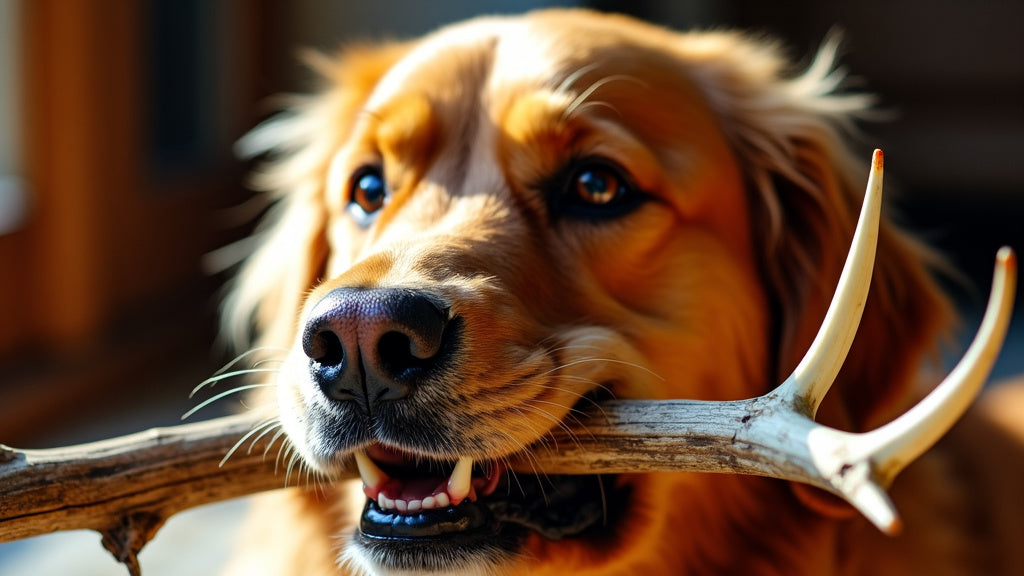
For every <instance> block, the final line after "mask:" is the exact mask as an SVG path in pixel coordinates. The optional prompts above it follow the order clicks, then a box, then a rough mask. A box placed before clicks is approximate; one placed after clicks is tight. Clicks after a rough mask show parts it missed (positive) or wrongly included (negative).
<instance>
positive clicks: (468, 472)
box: [438, 456, 473, 506]
mask: <svg viewBox="0 0 1024 576" xmlns="http://www.w3.org/2000/svg"><path fill="white" fill-rule="evenodd" d="M472 485H473V459H472V458H469V457H468V456H464V457H462V458H459V462H458V463H457V464H455V469H454V470H452V475H451V477H450V478H449V479H448V494H449V495H451V499H452V501H454V502H455V503H459V502H462V501H463V500H465V499H466V496H469V489H470V488H471V487H472ZM438 496H440V494H438ZM447 505H448V504H445V506H447Z"/></svg>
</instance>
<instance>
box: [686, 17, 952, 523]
mask: <svg viewBox="0 0 1024 576" xmlns="http://www.w3.org/2000/svg"><path fill="white" fill-rule="evenodd" d="M693 42H694V45H693V46H691V48H690V51H691V52H692V53H696V55H697V57H696V58H695V59H694V60H695V61H696V62H697V64H696V67H697V74H695V76H696V77H697V79H698V83H700V84H701V86H702V88H703V89H704V91H705V94H706V95H707V98H708V100H709V102H710V104H711V105H712V107H714V108H715V109H716V111H717V113H718V114H719V116H720V118H721V122H722V127H723V129H724V130H725V132H726V133H727V135H728V138H729V139H730V140H731V143H732V146H733V147H734V149H735V151H736V154H737V156H738V159H739V162H740V164H741V166H742V168H743V170H744V173H745V174H746V176H747V178H748V181H749V186H750V190H751V194H752V198H751V202H750V204H751V206H752V211H753V215H752V216H753V217H752V221H753V222H754V226H755V228H756V229H755V231H754V238H758V239H761V242H762V244H761V245H760V246H755V249H756V250H758V251H759V252H760V254H759V262H760V269H761V270H760V271H761V275H762V279H763V281H764V282H765V284H766V286H767V287H768V293H769V296H770V299H771V305H772V307H773V312H774V334H773V340H774V342H775V350H776V362H777V366H776V374H775V375H774V376H775V380H774V381H773V383H778V382H781V380H782V379H783V378H785V377H786V376H787V375H788V374H789V373H790V372H791V371H792V370H793V368H795V366H796V365H797V363H798V362H799V361H800V359H801V358H802V356H803V355H804V353H805V352H806V350H807V348H808V347H809V345H810V343H811V341H812V340H813V339H814V336H815V334H816V332H817V330H818V327H819V326H820V325H821V322H822V319H823V318H824V316H825V311H826V310H827V308H828V304H829V302H830V300H831V297H832V294H833V291H834V289H835V286H836V284H837V282H838V278H839V275H840V273H841V271H842V267H843V263H844V261H845V258H846V255H847V252H848V250H849V246H850V240H851V238H852V237H853V230H854V228H855V226H856V220H857V216H858V213H859V210H860V206H861V201H862V199H863V195H864V188H865V184H866V181H867V175H868V162H867V160H868V157H869V151H868V150H865V151H864V154H863V156H864V161H863V162H859V161H857V160H855V159H854V158H853V156H852V155H851V152H850V151H849V150H848V149H847V148H846V146H845V145H844V143H843V136H844V135H846V134H844V132H851V131H852V128H851V122H852V121H853V120H854V119H856V118H857V117H858V116H861V115H864V114H865V113H866V112H867V111H868V109H869V107H870V105H871V103H872V99H871V98H870V97H868V96H865V95H862V94H838V93H836V90H837V89H838V88H839V86H840V84H841V83H842V81H843V76H844V74H843V72H842V71H841V70H837V69H835V68H834V66H833V61H834V59H835V53H836V49H837V44H838V42H837V39H836V38H831V39H829V40H827V41H826V42H825V44H824V46H823V47H822V49H821V50H820V52H819V53H818V55H817V57H816V59H815V60H814V62H813V63H812V64H811V65H810V67H809V68H808V69H807V70H806V71H805V72H804V73H803V74H801V75H795V76H793V75H787V73H788V71H787V70H786V64H785V60H784V59H783V58H782V57H781V56H780V52H779V50H778V48H777V46H775V45H773V44H771V43H765V42H763V41H757V40H750V39H743V38H741V37H738V36H735V35H729V34H709V35H706V36H703V37H697V38H696V39H695V40H694V41H693ZM691 58H693V55H691ZM708 62H714V65H712V66H709V65H707V64H706V63H708ZM891 195H892V194H891V192H890V193H889V195H888V196H889V197H891ZM941 266H942V264H941V262H940V260H939V259H938V258H937V257H936V256H935V255H933V254H931V253H930V252H928V251H927V249H926V248H925V247H924V246H923V245H920V244H918V243H916V242H914V241H913V240H912V239H911V238H910V237H909V236H907V235H905V234H904V233H903V232H901V231H899V230H898V229H897V227H896V226H895V225H894V224H893V223H892V222H891V221H888V220H886V219H885V212H883V221H882V223H881V226H880V230H879V238H878V248H877V252H876V260H875V270H874V274H873V275H872V282H871V289H870V294H869V297H868V301H867V305H866V308H865V310H864V314H863V318H862V320H861V324H860V328H859V331H858V333H857V337H856V339H855V340H854V343H853V347H852V349H851V351H850V354H849V356H848V357H847V359H846V362H845V363H844V365H843V368H842V371H841V372H840V374H839V377H838V379H837V381H836V383H835V384H834V385H833V386H832V388H831V391H830V392H829V394H828V395H827V396H826V398H825V401H824V403H823V404H822V406H821V407H820V409H819V412H818V415H817V419H818V420H819V421H821V422H823V423H825V424H828V425H830V426H833V427H837V428H844V429H847V430H864V429H871V428H874V427H877V426H878V425H879V424H881V423H883V422H884V421H885V420H888V419H890V418H891V417H893V416H895V414H894V411H896V410H897V409H898V408H901V407H903V406H905V404H906V403H907V402H908V400H909V399H910V396H911V395H912V393H913V391H914V386H915V382H916V377H917V376H918V372H919V370H920V368H921V367H922V366H921V365H922V361H923V360H924V359H925V358H926V357H927V356H928V355H930V354H935V353H936V352H937V350H936V348H937V346H938V344H939V341H940V340H941V339H942V338H943V337H945V336H946V335H947V334H948V329H949V326H950V324H951V323H952V321H953V317H954V314H953V311H952V307H951V305H950V303H949V301H948V300H947V299H946V297H945V296H944V295H943V294H942V292H941V291H940V290H939V289H938V287H937V285H936V284H935V282H934V281H933V280H932V278H931V276H930V273H931V269H933V268H936V267H941ZM933 358H934V356H933ZM794 488H795V491H796V493H797V495H798V496H799V497H800V498H801V500H802V501H803V502H804V503H806V504H808V505H809V506H811V507H813V508H815V509H817V510H819V511H822V512H825V513H833V514H838V515H845V512H846V511H849V510H852V509H850V508H848V507H845V506H836V503H838V501H837V500H836V501H835V502H833V501H832V499H831V498H829V496H828V495H827V494H825V493H824V492H819V491H817V490H814V489H807V488H806V487H803V486H795V487H794Z"/></svg>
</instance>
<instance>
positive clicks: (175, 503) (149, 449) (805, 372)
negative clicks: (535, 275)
mask: <svg viewBox="0 0 1024 576" xmlns="http://www.w3.org/2000/svg"><path fill="white" fill-rule="evenodd" d="M881 192H882V154H881V152H880V151H877V150H876V151H875V154H874V157H873V159H872V168H871V175H870V177H869V179H868V187H867V192H866V194H865V198H864V205H863V207H862V209H861V218H860V221H859V222H858V225H857V230H856V232H855V234H854V239H853V244H852V247H851V250H850V254H849V256H848V257H847V261H846V265H845V267H844V268H843V273H842V275H841V277H840V280H839V286H838V288H837V291H836V295H835V297H834V298H833V301H832V304H831V305H830V307H829V310H828V312H827V314H826V316H825V321H824V324H823V326H822V327H821V329H820V331H819V333H818V335H817V337H816V338H815V339H814V342H813V343H812V344H811V347H810V349H809V350H808V352H807V354H806V356H805V357H804V359H803V360H802V361H801V362H800V364H799V365H798V366H797V368H796V370H794V372H793V374H792V375H791V376H790V377H789V378H787V379H786V381H785V382H783V383H782V384H781V385H780V386H779V387H778V388H776V389H775V390H773V391H772V392H770V393H768V394H766V395H764V396H761V397H758V398H753V399H749V400H739V401H732V402H707V401H696V400H672V401H657V402H655V401H611V402H605V403H602V405H601V411H600V413H599V414H600V415H599V416H595V417H593V418H590V419H588V420H585V421H583V422H581V423H579V424H577V425H575V426H572V425H569V424H567V428H566V429H565V430H560V429H556V430H555V431H553V432H552V436H551V439H552V441H550V442H548V443H546V444H545V445H541V446H536V447H534V449H533V450H532V451H531V452H530V453H529V454H524V455H522V457H521V458H520V460H519V461H518V463H517V464H516V468H517V469H521V470H523V471H536V470H542V471H544V472H546V473H568V474H596V473H623V472H643V471H695V472H725V473H736V474H751V475H759V476H769V477H775V478H783V479H787V480H793V481H797V482H803V483H806V484H811V485H814V486H818V487H820V488H824V489H825V490H828V491H830V492H833V493H835V494H837V495H839V496H841V497H842V498H844V499H846V500H847V501H848V502H850V503H851V504H852V505H853V506H855V507H856V508H857V509H858V510H860V511H861V512H862V513H863V514H864V515H865V516H866V517H867V518H869V519H870V520H871V521H872V522H873V523H874V524H875V525H876V526H878V527H879V528H880V529H881V530H883V531H884V532H886V533H890V534H892V533H895V532H896V531H898V529H899V520H898V517H897V515H896V511H895V510H894V508H893V506H892V503H891V502H890V501H889V499H888V497H887V496H886V493H885V488H886V487H887V486H888V485H889V484H890V482H891V481H892V480H893V478H894V477H895V476H896V475H897V474H898V473H899V472H900V471H901V470H902V469H903V468H904V467H905V466H906V465H907V464H909V463H910V462H911V461H913V460H914V459H915V458H917V457H918V456H919V455H921V453H923V452H924V451H925V450H927V449H928V448H929V447H931V446H932V445H933V444H934V443H935V442H936V441H937V440H938V439H939V438H940V437H941V436H942V435H943V434H945V432H946V431H947V430H948V429H949V428H950V426H952V424H953V423H954V422H955V421H956V420H957V419H958V418H959V417H960V416H961V415H962V414H963V413H964V411H966V409H967V407H968V405H969V404H970V403H971V401H972V400H973V398H974V397H975V396H976V395H977V393H978V391H979V390H980V388H981V386H982V384H983V383H984V381H985V380H986V378H988V374H989V372H990V371H991V369H992V365H993V364H994V362H995V359H996V356H997V354H998V352H999V349H1000V348H1001V346H1002V342H1003V338H1004V337H1005V334H1006V329H1007V325H1008V323H1009V318H1010V312H1011V309H1012V306H1013V295H1014V290H1015V285H1016V259H1015V256H1014V254H1013V251H1012V250H1010V249H1009V248H1003V249H1002V250H1000V251H999V254H998V256H997V258H996V268H995V277H994V279H993V285H992V293H991V296H990V299H989V304H988V308H987V309H986V311H985V316H984V318H983V320H982V323H981V327H980V328H979V330H978V334H977V336H976V337H975V340H974V342H973V343H972V344H971V346H970V347H969V348H968V350H967V352H966V354H965V355H964V357H963V359H962V360H961V361H960V363H959V364H958V365H957V366H956V368H954V370H953V371H952V372H951V373H950V374H949V376H948V377H947V378H946V379H945V380H944V381H943V382H942V383H941V384H940V385H939V386H938V387H937V388H936V389H935V390H934V391H933V392H932V393H931V394H930V395H928V396H927V397H926V398H925V399H924V400H922V401H921V402H920V403H919V404H917V405H916V406H915V407H914V408H912V409H911V410H909V411H908V412H906V413H905V414H903V415H902V416H900V417H899V418H897V419H896V420H894V421H892V422H891V423H889V424H886V425H885V426H882V427H880V428H878V429H876V430H873V431H871V432H866V433H861V434H855V433H849V432H842V431H839V430H834V429H832V428H828V427H826V426H823V425H821V424H818V423H816V422H814V414H815V412H816V410H817V408H818V405H819V404H820V403H821V400H822V398H823V397H824V396H825V394H826V392H827V391H828V388H829V387H830V386H831V384H832V382H833V381H834V379H835V377H836V375H837V374H838V372H839V368H840V367H841V365H842V363H843V360H844V359H845V358H846V355H847V353H848V352H849V348H850V344H851V343H852V341H853V337H854V335H855V333H856V331H857V325H858V324H859V322H860V317H861V312H862V311H863V309H864V304H865V301H866V299H867V292H868V287H869V285H870V283H871V270H872V266H873V261H874V253H875V244H876V242H877V236H878V221H879V216H880V210H881ZM265 423H266V421H265V420H261V416H260V415H257V414H250V415H243V416H236V417H230V418H224V419H219V420H212V421H208V422H201V423H198V424H190V425H186V426H176V427H172V428H162V429H154V430H151V431H149V432H144V433H140V434H135V435H132V436H127V437H124V438H118V439H113V440H107V441H103V442H98V443H94V444H86V445H81V446H75V447H71V448H63V449H54V450H32V451H18V450H13V449H10V448H7V447H5V446H0V542H5V541H8V540H12V539H17V538H26V537H29V536H33V535H37V534H44V533H47V532H52V531H55V530H71V529H77V528H90V529H95V530H99V531H101V532H104V533H105V535H106V538H105V539H104V543H105V545H107V546H108V548H110V549H111V551H115V550H116V552H115V555H119V556H121V558H122V559H123V560H122V561H125V562H126V563H128V564H129V566H132V565H133V563H134V562H135V554H136V553H137V552H138V550H139V549H141V547H142V546H143V545H144V544H145V541H146V539H148V537H149V536H151V535H152V533H153V532H155V530H156V529H157V528H158V527H159V525H160V524H161V523H162V521H163V519H165V518H166V517H167V516H169V515H171V514H173V513H175V512H177V511H179V510H182V509H185V508H188V507H192V506H197V505H199V504H201V503H206V502H213V501H217V500H226V499H228V498H234V497H238V496H244V495H246V494H251V493H254V492H258V491H262V490H269V489H272V488H274V487H280V486H282V485H284V484H286V483H287V473H285V474H284V476H285V477H284V478H281V477H276V476H275V474H276V468H275V466H274V465H273V462H270V463H266V462H263V456H264V454H266V452H267V450H269V445H268V444H269V443H268V441H267V440H266V439H265V438H264V437H263V435H257V436H256V437H255V440H253V441H251V442H250V444H249V447H248V449H247V450H238V451H235V448H237V447H239V446H240V445H242V444H243V443H244V442H249V440H247V439H248V438H249V437H250V436H251V435H252V432H249V433H248V434H247V433H246V432H247V431H255V430H257V429H259V427H260V426H262V425H264V424H265ZM239 438H241V440H239ZM272 441H273V440H271V442H272ZM228 453H231V454H233V455H232V456H231V457H230V458H224V459H222V457H223V456H224V455H225V454H228ZM351 472H352V473H351V477H355V476H356V474H355V471H354V470H353V471H351ZM137 571H138V566H137V564H134V569H133V572H132V573H133V574H134V573H137Z"/></svg>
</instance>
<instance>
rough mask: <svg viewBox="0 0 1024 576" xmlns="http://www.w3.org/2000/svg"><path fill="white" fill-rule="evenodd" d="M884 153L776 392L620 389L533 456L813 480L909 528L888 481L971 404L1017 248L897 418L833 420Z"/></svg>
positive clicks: (579, 466)
mask: <svg viewBox="0 0 1024 576" xmlns="http://www.w3.org/2000/svg"><path fill="white" fill-rule="evenodd" d="M882 172H883V160H882V152H881V150H875V153H874V156H873V157H872V163H871V174H870V176H869V178H868V186H867V191H866V192H865V196H864V204H863V206H862V208H861V215H860V220H859V222H858V224H857V230H856V232H855V233H854V237H853V243H852V246H851V248H850V253H849V255H848V256H847V260H846V264H845V265H844V267H843V272H842V275H841V276H840V278H839V285H838V287H837V289H836V294H835V296H834V297H833V299H832V303H831V305H830V306H829V309H828V312H827V313H826V315H825V320H824V322H823V324H822V326H821V328H820V329H819V331H818V334H817V336H816V337H815V339H814V342H813V343H812V344H811V346H810V348H809V349H808V351H807V354H806V355H805V356H804V358H803V360H801V362H800V364H799V365H797V367H796V369H795V370H794V371H793V374H792V375H790V376H789V378H787V379H786V380H785V381H784V382H783V383H782V384H781V385H779V387H778V388H776V389H775V390H773V391H772V392H769V393H768V394H766V395H764V396H761V397H758V398H753V399H749V400H738V401H731V402H706V401H696V400H673V401H659V402H638V401H612V402H606V403H604V404H602V414H603V415H604V416H605V417H604V422H600V421H599V419H591V420H590V421H588V422H586V430H583V431H580V433H578V434H576V436H575V437H574V438H572V439H571V440H569V441H566V442H559V443H556V444H554V445H553V446H554V448H548V449H545V450H538V451H536V452H535V454H533V455H532V456H531V461H532V462H533V463H534V465H535V466H536V467H537V468H539V469H542V470H544V471H545V472H548V473H573V472H580V471H582V470H587V471H588V472H590V473H624V472H636V471H656V470H687V471H695V472H730V473H738V474H750V475H757V476H769V477H774V478H782V479H786V480H794V481H797V482H802V483H805V484H811V485H813V486H817V487H819V488H823V489H825V490H828V491H830V492H832V493H834V494H836V495H838V496H840V497H842V498H843V499H845V500H846V501H847V502H849V503H850V504H852V505H853V506H854V507H856V508H857V509H858V510H860V512H861V513H863V514H864V515H865V516H866V517H867V518H868V519H869V520H871V522H872V523H874V524H875V526H877V527H878V528H879V529H880V530H882V531H883V532H885V533H887V534H895V533H897V532H898V531H899V528H900V523H899V518H898V516H897V514H896V510H895V508H894V507H893V505H892V502H891V501H890V500H889V498H888V496H887V495H886V492H885V488H887V487H888V486H889V484H890V483H891V482H892V480H893V479H894V478H895V477H896V475H897V474H899V473H900V472H901V471H902V470H903V469H904V468H905V467H906V466H907V464H909V463H910V462H912V461H913V460H914V459H915V458H917V457H918V456H920V455H921V454H922V453H924V452H925V451H926V450H927V449H928V448H930V447H931V446H932V445H933V444H935V442H937V441H938V440H939V438H941V437H942V435H944V434H945V433H946V432H947V431H948V430H949V428H950V427H951V426H952V425H953V424H954V423H955V422H956V421H957V420H958V419H959V418H960V416H962V415H963V413H964V412H965V411H966V410H967V407H968V406H969V405H970V403H971V402H972V400H973V399H974V397H975V396H976V395H977V394H978V391H979V390H980V389H981V387H982V385H983V384H984V382H985V380H986V379H987V378H988V375H989V373H990V372H991V370H992V366H993V365H994V364H995V360H996V357H997V355H998V354H999V350H1000V348H1001V347H1002V343H1003V339H1004V337H1005V335H1006V329H1007V326H1008V324H1009V321H1010V314H1011V311H1012V308H1013V298H1014V290H1015V287H1016V274H1017V272H1016V270H1017V268H1016V258H1015V256H1014V254H1013V251H1012V250H1011V249H1009V248H1002V249H1001V250H1000V251H999V253H998V255H997V257H996V268H995V277H994V279H993V285H992V293H991V295H990V297H989V303H988V307H987V309H986V311H985V316H984V318H983V320H982V323H981V327H980V328H979V330H978V334H977V335H976V336H975V339H974V342H973V343H972V344H971V346H970V347H969V348H968V350H967V352H966V354H965V355H964V357H963V359H962V360H961V361H960V363H959V364H958V365H957V366H956V368H955V369H954V370H953V371H952V372H951V373H950V374H949V376H948V377H947V378H946V379H945V380H944V381H943V382H942V383H941V384H940V385H939V386H938V387H937V388H936V389H935V390H933V391H932V393H931V394H929V395H928V396H927V397H926V398H924V399H923V400H922V401H921V402H920V403H919V404H917V405H916V406H915V407H913V408H912V409H911V410H910V411H908V412H906V413H905V414H903V415H902V416H900V417H899V418H897V419H896V420H894V421H892V422H890V423H889V424H886V425H885V426H882V427H881V428H878V429H876V430H873V431H871V432H866V433H860V434H857V433H850V432H843V431H840V430H835V429H832V428H829V427H827V426H823V425H821V424H818V423H816V422H814V415H815V413H816V411H817V409H818V406H819V405H820V404H821V401H822V399H823V398H824V397H825V393H826V392H828V389H829V387H830V386H831V385H832V382H833V381H834V380H835V378H836V376H837V375H838V374H839V369H840V367H841V366H842V364H843V361H844V360H845V359H846V355H847V353H848V352H849V350H850V345H851V344H852V343H853V338H854V336H855V335H856V332H857V327H858V325H859V323H860V318H861V314H862V312H863V310H864V305H865V302H866V301H867V295H868V288H869V286H870V284H871V270H872V267H873V264H874V258H875V246H876V243H877V239H878V222H879V217H880V213H881V196H882Z"/></svg>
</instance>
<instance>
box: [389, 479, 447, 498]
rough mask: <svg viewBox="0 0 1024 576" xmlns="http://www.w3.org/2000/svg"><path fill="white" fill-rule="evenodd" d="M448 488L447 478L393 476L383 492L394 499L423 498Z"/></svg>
mask: <svg viewBox="0 0 1024 576" xmlns="http://www.w3.org/2000/svg"><path fill="white" fill-rule="evenodd" d="M447 488H448V479H447V478H437V477H429V476H428V477H425V478H407V479H400V478H392V479H391V480H389V481H388V482H387V483H385V484H384V486H383V487H382V488H381V492H382V493H383V494H384V495H385V496H387V497H388V498H391V499H392V500H405V501H407V502H408V501H410V500H423V499H424V498H426V497H427V496H435V495H437V494H440V493H441V492H444V491H445V490H446V489H447Z"/></svg>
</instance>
